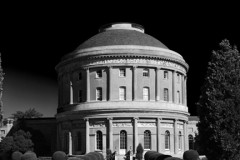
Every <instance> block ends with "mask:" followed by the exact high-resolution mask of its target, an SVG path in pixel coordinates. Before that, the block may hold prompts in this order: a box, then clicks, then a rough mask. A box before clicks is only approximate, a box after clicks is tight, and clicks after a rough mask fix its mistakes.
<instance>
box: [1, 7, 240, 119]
mask: <svg viewBox="0 0 240 160" xmlns="http://www.w3.org/2000/svg"><path fill="white" fill-rule="evenodd" d="M28 5H31V7H29V6H27V5H25V4H22V3H21V4H19V6H18V4H15V5H8V6H3V5H2V6H1V7H2V10H1V19H0V52H1V53H2V67H3V69H4V72H5V79H4V85H3V87H4V92H3V103H4V112H5V113H4V114H5V117H8V116H10V115H11V114H12V113H14V112H15V111H17V110H22V111H25V110H27V109H29V108H36V110H38V111H40V112H42V113H44V116H45V117H49V116H53V115H54V114H56V108H57V74H56V71H55V66H56V65H57V64H58V62H59V61H60V59H61V57H62V56H63V55H65V54H67V53H69V52H71V51H73V50H74V49H75V48H77V47H78V46H79V45H80V44H81V43H83V42H84V41H85V40H87V39H88V38H90V37H91V36H93V35H95V34H97V33H98V28H99V27H100V26H101V25H104V24H106V23H112V22H133V23H137V24H140V25H142V26H143V27H144V28H145V33H146V34H149V35H151V36H153V37H155V38H156V39H158V40H159V41H161V42H162V43H163V44H165V45H166V46H167V47H168V48H169V49H171V50H173V51H176V52H178V53H179V54H181V55H182V56H183V58H184V59H185V61H186V62H187V63H188V64H189V66H190V69H189V72H188V74H187V75H188V81H187V87H188V89H187V92H188V95H187V96H188V107H189V111H190V113H191V115H196V114H197V113H196V108H195V103H196V102H197V101H198V98H199V96H200V87H201V85H202V84H203V82H204V77H205V73H206V70H207V63H208V61H209V60H210V55H211V53H212V51H213V50H217V49H218V46H219V43H220V42H221V41H222V40H223V39H228V40H229V41H230V43H231V44H235V45H237V46H238V48H239V47H240V31H239V30H240V24H239V19H240V16H239V15H240V14H239V13H238V9H237V8H235V6H236V7H237V5H234V4H221V6H216V5H212V6H209V5H205V4H202V5H198V4H193V6H192V7H188V6H185V5H184V4H183V6H184V7H182V6H181V7H180V6H178V5H176V7H173V6H164V5H158V6H156V5H154V4H151V5H152V6H150V7H147V6H145V8H143V9H140V8H138V7H129V8H128V7H125V8H120V9H119V8H118V9H117V8H112V7H109V8H111V9H109V8H108V6H105V8H101V7H100V8H99V9H98V10H96V9H93V8H91V7H90V8H89V6H85V5H72V6H69V5H65V4H61V5H58V6H57V5H53V4H48V5H46V4H28ZM95 5H97V4H95ZM126 6H127V5H126ZM146 8H147V9H146Z"/></svg>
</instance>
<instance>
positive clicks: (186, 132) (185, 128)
mask: <svg viewBox="0 0 240 160" xmlns="http://www.w3.org/2000/svg"><path fill="white" fill-rule="evenodd" d="M187 123H188V122H187V121H184V124H183V128H184V130H183V131H184V151H186V150H188V149H189V146H188V125H187Z"/></svg>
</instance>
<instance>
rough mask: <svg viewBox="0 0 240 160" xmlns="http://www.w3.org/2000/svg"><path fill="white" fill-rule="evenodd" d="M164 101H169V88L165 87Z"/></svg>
mask: <svg viewBox="0 0 240 160" xmlns="http://www.w3.org/2000/svg"><path fill="white" fill-rule="evenodd" d="M164 101H168V89H167V88H164Z"/></svg>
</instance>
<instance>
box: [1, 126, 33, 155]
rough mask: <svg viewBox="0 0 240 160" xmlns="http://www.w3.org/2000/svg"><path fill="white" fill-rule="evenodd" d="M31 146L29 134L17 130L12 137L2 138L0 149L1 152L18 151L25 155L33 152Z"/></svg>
mask: <svg viewBox="0 0 240 160" xmlns="http://www.w3.org/2000/svg"><path fill="white" fill-rule="evenodd" d="M33 145H34V144H33V142H32V140H31V134H30V132H24V131H23V130H19V131H17V132H15V133H14V134H13V136H7V137H5V138H3V140H2V142H1V145H0V148H1V151H3V152H8V153H12V152H14V151H20V152H22V153H25V152H26V151H33Z"/></svg>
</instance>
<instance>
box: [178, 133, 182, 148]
mask: <svg viewBox="0 0 240 160" xmlns="http://www.w3.org/2000/svg"><path fill="white" fill-rule="evenodd" d="M178 144H179V150H181V149H182V135H181V132H179V135H178Z"/></svg>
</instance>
